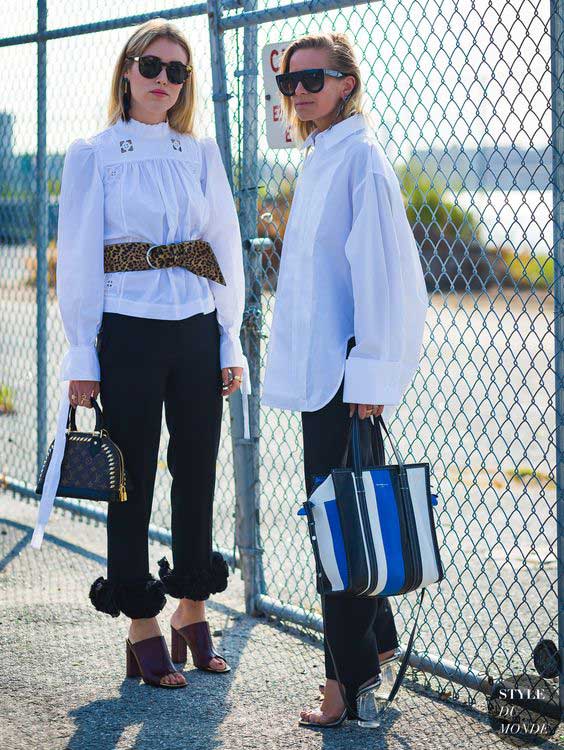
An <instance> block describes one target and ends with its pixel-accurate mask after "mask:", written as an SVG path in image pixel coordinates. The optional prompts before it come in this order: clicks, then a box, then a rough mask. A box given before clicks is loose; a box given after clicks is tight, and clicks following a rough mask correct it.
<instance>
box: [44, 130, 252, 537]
mask: <svg viewBox="0 0 564 750" xmlns="http://www.w3.org/2000/svg"><path fill="white" fill-rule="evenodd" d="M192 239H203V240H207V241H208V242H209V243H210V244H211V246H212V248H213V251H214V254H215V256H216V257H217V260H218V263H219V265H220V268H221V270H222V273H223V276H224V278H225V281H226V286H223V285H221V284H217V283H216V282H214V281H211V280H209V279H207V278H204V277H202V276H197V275H195V274H193V273H192V272H191V271H188V270H187V269H185V268H179V267H174V268H164V269H154V270H153V269H151V270H147V271H124V272H119V273H104V245H109V244H114V243H117V242H128V241H140V242H151V243H152V244H155V245H162V244H169V243H173V242H180V241H181V240H192ZM57 251H58V259H57V296H58V300H59V307H60V311H61V318H62V321H63V325H64V329H65V333H66V336H67V339H68V342H69V349H68V352H67V354H66V356H65V357H64V359H63V361H62V364H61V370H60V379H61V380H62V381H63V383H62V390H61V401H60V407H59V416H58V420H57V433H56V438H55V445H54V448H53V455H52V457H51V462H50V465H49V471H48V472H47V476H46V478H45V484H44V490H43V494H42V498H41V504H40V508H39V515H38V522H37V526H36V529H35V532H34V535H33V538H32V542H31V545H32V546H33V547H35V548H37V549H38V548H39V547H40V546H41V541H42V538H43V533H44V529H45V525H46V523H47V521H48V519H49V515H50V513H51V509H52V507H53V502H54V499H55V494H56V489H57V487H58V484H59V478H60V467H61V462H62V459H63V455H64V449H65V441H66V435H65V429H66V421H67V414H68V408H69V400H68V381H69V380H96V381H98V380H99V379H100V365H99V362H98V355H97V352H96V337H97V335H98V331H99V330H100V326H101V323H102V315H103V313H104V312H114V313H122V314H124V315H132V316H136V317H145V318H159V319H163V320H180V319H183V318H187V317H190V316H191V315H195V314H197V313H209V312H211V311H213V310H214V309H215V310H216V311H217V313H216V314H217V320H218V323H219V329H220V363H221V367H243V369H244V374H243V383H242V388H241V390H242V396H243V414H244V423H245V437H246V438H248V437H249V436H250V434H249V432H250V431H249V417H248V399H247V397H248V395H249V394H250V378H249V369H248V363H247V359H246V357H245V356H244V354H243V351H242V348H241V343H240V339H239V333H240V329H241V323H242V317H243V310H244V304H245V278H244V272H243V258H242V249H241V235H240V228H239V222H238V219H237V212H236V209H235V204H234V202H233V195H232V193H231V189H230V186H229V181H228V179H227V175H226V172H225V168H224V166H223V162H222V160H221V156H220V152H219V148H218V145H217V143H216V142H215V140H213V139H212V138H201V139H199V138H195V137H194V136H190V135H186V134H181V133H178V132H177V131H175V130H173V129H172V128H171V127H170V125H169V124H168V122H162V123H157V124H155V125H149V124H146V123H142V122H139V121H138V120H134V119H130V120H129V121H128V122H125V121H122V120H119V121H118V122H117V123H115V124H114V125H112V126H110V127H109V128H107V129H106V130H103V131H102V132H101V133H98V134H97V135H95V136H93V137H91V138H89V139H78V140H75V141H73V143H72V144H71V145H70V147H69V149H68V151H67V154H66V157H65V163H64V167H63V176H62V181H61V194H60V200H59V224H58V239H57Z"/></svg>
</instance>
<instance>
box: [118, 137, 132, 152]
mask: <svg viewBox="0 0 564 750" xmlns="http://www.w3.org/2000/svg"><path fill="white" fill-rule="evenodd" d="M119 147H120V150H121V153H122V154H125V153H126V152H127V151H133V142H132V141H131V138H127V139H126V140H124V141H120V142H119Z"/></svg>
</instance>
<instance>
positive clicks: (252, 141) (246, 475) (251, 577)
mask: <svg viewBox="0 0 564 750" xmlns="http://www.w3.org/2000/svg"><path fill="white" fill-rule="evenodd" d="M245 7H246V6H245ZM221 13H222V6H221V2H220V0H208V17H209V31H210V49H211V59H212V80H213V101H214V112H215V123H216V135H217V141H218V144H219V147H220V149H221V152H222V155H223V160H224V164H225V168H226V170H227V173H228V175H229V179H230V182H231V186H232V188H233V190H234V193H235V194H238V195H239V196H240V204H239V216H240V226H241V235H242V237H243V238H244V240H245V241H244V243H243V247H244V249H245V279H246V295H245V321H244V324H243V328H244V331H243V350H244V352H245V354H246V356H247V359H248V363H249V370H250V377H251V386H252V391H253V397H252V398H251V399H250V404H249V421H250V430H251V439H250V440H247V439H245V438H244V437H243V435H244V426H243V409H242V398H241V393H240V391H239V392H237V393H236V394H234V395H233V396H231V397H230V404H229V406H230V413H231V443H232V450H233V471H234V476H235V498H236V524H235V539H236V542H237V547H238V549H239V555H240V564H241V572H242V576H243V581H244V586H245V610H246V612H247V613H249V614H254V613H255V612H256V600H257V597H258V595H259V594H260V593H261V592H262V568H261V564H260V559H259V556H260V542H259V517H258V511H259V501H260V494H259V483H258V475H259V454H258V433H259V406H258V398H257V393H258V390H259V382H260V373H259V366H260V348H259V344H260V331H257V330H256V329H255V328H254V327H253V323H252V319H253V317H254V316H253V314H252V310H253V309H254V308H253V306H254V305H256V299H255V298H256V294H257V291H256V284H257V264H256V249H255V244H254V243H253V242H252V241H251V242H249V241H248V239H249V238H254V236H255V234H256V174H257V172H258V167H257V153H256V151H257V133H256V128H257V126H256V106H255V107H253V106H252V102H248V101H247V99H246V98H245V102H246V106H245V114H244V118H245V120H244V125H243V131H244V132H243V138H244V141H245V155H244V157H243V164H242V165H241V171H240V172H239V176H238V184H234V180H233V174H232V166H231V165H232V162H231V143H230V130H229V111H228V101H229V95H228V93H227V71H226V65H225V49H224V44H223V30H222V28H221ZM256 33H257V32H256V29H245V59H247V56H248V55H254V58H255V63H254V66H253V67H254V69H255V74H254V75H255V77H256ZM248 35H250V36H252V37H254V47H253V45H252V42H251V43H249V46H250V47H251V49H250V51H249V50H248V49H247V37H248ZM253 50H254V51H253ZM253 91H254V97H255V102H256V97H257V94H256V80H255V81H254V83H253V82H252V81H251V82H250V83H249V82H248V81H247V77H246V76H245V97H246V96H250V97H252V96H253V93H252V92H253ZM249 185H251V186H253V185H254V188H253V187H251V188H250V190H248V191H247V186H249ZM258 303H259V304H260V291H259V294H258ZM249 321H251V322H250V325H249Z"/></svg>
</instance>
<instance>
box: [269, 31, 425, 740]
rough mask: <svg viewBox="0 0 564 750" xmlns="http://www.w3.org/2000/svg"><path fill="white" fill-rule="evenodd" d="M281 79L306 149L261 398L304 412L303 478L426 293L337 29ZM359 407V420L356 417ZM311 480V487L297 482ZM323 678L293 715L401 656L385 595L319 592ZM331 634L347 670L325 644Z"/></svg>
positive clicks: (330, 450) (406, 350) (391, 366)
mask: <svg viewBox="0 0 564 750" xmlns="http://www.w3.org/2000/svg"><path fill="white" fill-rule="evenodd" d="M280 76H281V77H280V78H279V80H278V85H279V88H280V90H281V92H282V107H283V110H284V112H285V115H286V119H287V121H288V122H289V124H290V125H291V127H292V129H293V132H294V136H295V138H296V139H297V140H298V141H302V144H301V148H302V150H303V151H305V152H306V156H305V159H304V162H303V165H302V169H301V173H300V176H299V179H298V181H297V184H296V188H295V193H294V197H293V202H292V207H291V211H290V216H289V219H288V224H287V227H286V230H285V235H284V244H283V249H282V258H281V265H280V275H279V280H278V285H277V291H276V303H275V308H274V317H273V322H272V330H271V335H270V341H269V346H268V356H267V366H266V372H265V378H264V387H263V394H262V403H263V404H266V405H269V406H273V407H278V408H281V409H289V410H297V411H300V412H301V418H302V427H303V449H304V472H305V476H306V483H309V480H310V478H311V475H312V474H313V473H314V472H315V473H319V474H323V473H327V472H328V471H330V470H331V468H333V467H334V466H338V465H340V462H341V459H342V456H343V454H344V449H345V446H346V442H347V435H348V430H349V423H350V417H351V416H352V414H353V413H354V412H355V410H358V414H359V417H360V419H361V429H362V430H363V431H365V430H366V431H368V427H369V423H368V419H367V417H368V418H369V417H370V415H374V416H378V415H380V414H382V418H383V419H384V420H386V419H387V418H388V417H389V415H390V414H391V413H393V411H394V409H395V408H396V407H397V405H398V404H399V402H400V401H401V400H402V394H403V393H404V391H405V390H406V388H407V386H408V384H409V382H410V380H411V379H412V377H413V374H414V372H415V370H416V369H417V367H418V361H419V354H420V348H421V344H422V338H423V330H424V324H425V316H426V311H427V308H428V297H427V292H426V288H425V283H424V278H423V272H422V269H421V264H420V260H419V256H418V251H417V247H416V244H415V241H414V238H413V234H412V232H411V228H410V226H409V223H408V221H407V217H406V213H405V209H404V205H403V201H402V197H401V192H400V187H399V183H398V180H397V177H396V175H395V173H394V171H393V169H392V166H391V164H390V162H389V161H388V159H387V157H386V155H385V154H384V152H383V150H382V148H381V146H380V145H379V143H378V141H377V140H376V139H375V138H374V136H373V135H372V134H371V133H370V132H369V130H368V127H367V121H366V118H365V116H364V115H363V113H362V105H361V95H362V85H361V78H360V71H359V67H358V64H357V62H356V60H355V55H354V51H353V49H352V47H351V44H350V42H349V40H348V39H347V37H346V36H345V35H343V34H333V33H331V34H321V35H314V36H307V37H302V38H301V39H298V40H297V41H295V42H293V43H292V44H290V45H289V47H288V48H287V49H286V51H285V53H284V56H283V60H282V64H281V71H280ZM364 420H366V421H364ZM306 489H307V493H308V494H309V492H310V490H311V488H310V486H307V487H306ZM324 605H325V606H324V610H325V621H324V630H325V672H326V677H327V680H326V683H325V686H324V689H323V688H322V692H323V693H324V697H323V702H322V704H321V707H320V708H316V709H314V710H304V711H302V713H301V719H300V723H301V724H304V725H310V726H311V725H312V724H313V725H316V726H324V727H328V726H332V727H333V726H339V725H340V724H341V723H342V722H343V721H344V720H345V718H346V717H347V714H348V711H347V710H346V707H345V702H344V700H343V697H342V692H341V691H342V690H343V692H344V693H345V696H346V697H347V702H348V703H349V705H350V706H351V707H354V706H355V702H356V697H357V693H358V690H359V688H361V687H363V686H365V685H371V684H372V683H373V684H374V685H375V686H377V685H378V684H379V683H381V680H380V676H379V675H380V671H381V670H380V667H381V665H383V664H384V663H385V662H387V661H388V660H390V659H394V658H397V655H398V651H397V646H398V641H397V633H396V629H395V626H394V618H393V615H392V612H391V608H390V603H389V601H388V599H387V598H385V597H370V598H352V597H351V598H341V597H330V596H328V597H325V602H324ZM327 641H329V644H330V647H331V650H332V652H333V655H334V657H335V660H336V666H337V671H338V675H339V677H340V679H341V680H342V685H341V688H339V684H338V683H337V681H336V671H335V668H334V664H333V662H332V659H331V655H330V653H329V651H328V648H327Z"/></svg>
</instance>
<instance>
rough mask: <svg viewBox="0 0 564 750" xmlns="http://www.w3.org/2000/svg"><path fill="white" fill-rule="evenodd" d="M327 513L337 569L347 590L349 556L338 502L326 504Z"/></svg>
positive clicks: (332, 501)
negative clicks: (346, 551)
mask: <svg viewBox="0 0 564 750" xmlns="http://www.w3.org/2000/svg"><path fill="white" fill-rule="evenodd" d="M325 512H326V513H327V520H328V521H329V528H330V529H331V536H332V538H333V549H334V550H335V559H336V560H337V567H338V568H339V574H340V576H341V579H342V581H343V588H345V589H346V588H347V586H348V585H349V573H348V569H347V555H346V553H345V542H344V539H343V532H342V531H341V522H340V520H339V509H338V508H337V501H336V500H329V501H328V502H326V503H325Z"/></svg>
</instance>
